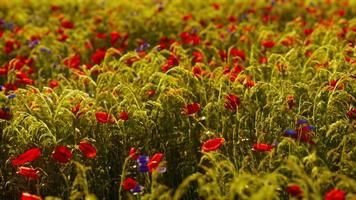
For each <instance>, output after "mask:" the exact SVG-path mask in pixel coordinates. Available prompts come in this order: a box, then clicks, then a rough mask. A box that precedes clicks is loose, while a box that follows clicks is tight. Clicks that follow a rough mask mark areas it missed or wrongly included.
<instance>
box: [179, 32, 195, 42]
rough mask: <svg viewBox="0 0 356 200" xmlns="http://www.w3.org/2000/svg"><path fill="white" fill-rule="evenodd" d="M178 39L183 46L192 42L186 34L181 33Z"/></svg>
mask: <svg viewBox="0 0 356 200" xmlns="http://www.w3.org/2000/svg"><path fill="white" fill-rule="evenodd" d="M180 38H181V40H182V43H183V44H189V43H190V42H191V41H192V38H191V36H190V34H189V33H188V32H182V33H181V34H180Z"/></svg>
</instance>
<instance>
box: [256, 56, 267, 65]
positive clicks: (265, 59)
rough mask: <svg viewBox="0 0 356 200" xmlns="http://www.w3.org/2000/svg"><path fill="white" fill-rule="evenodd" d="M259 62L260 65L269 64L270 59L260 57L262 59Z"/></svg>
mask: <svg viewBox="0 0 356 200" xmlns="http://www.w3.org/2000/svg"><path fill="white" fill-rule="evenodd" d="M258 61H259V63H261V64H263V63H267V61H268V59H267V57H264V56H263V57H260V59H259V60H258Z"/></svg>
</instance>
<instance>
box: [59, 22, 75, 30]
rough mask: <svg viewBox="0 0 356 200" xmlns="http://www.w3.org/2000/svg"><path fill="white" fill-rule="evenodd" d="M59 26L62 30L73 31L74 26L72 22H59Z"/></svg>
mask: <svg viewBox="0 0 356 200" xmlns="http://www.w3.org/2000/svg"><path fill="white" fill-rule="evenodd" d="M61 26H62V27H63V28H66V29H73V28H74V24H73V23H72V22H70V21H68V20H63V21H62V22H61Z"/></svg>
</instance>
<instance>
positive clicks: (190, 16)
mask: <svg viewBox="0 0 356 200" xmlns="http://www.w3.org/2000/svg"><path fill="white" fill-rule="evenodd" d="M182 19H183V21H188V20H191V19H193V15H192V14H187V15H184V16H183V17H182Z"/></svg>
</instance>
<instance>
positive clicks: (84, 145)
mask: <svg viewBox="0 0 356 200" xmlns="http://www.w3.org/2000/svg"><path fill="white" fill-rule="evenodd" d="M79 150H80V151H81V152H82V153H83V154H84V155H85V157H87V158H94V157H95V156H96V148H95V147H94V146H93V145H92V144H90V143H89V142H87V141H81V142H80V143H79Z"/></svg>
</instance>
